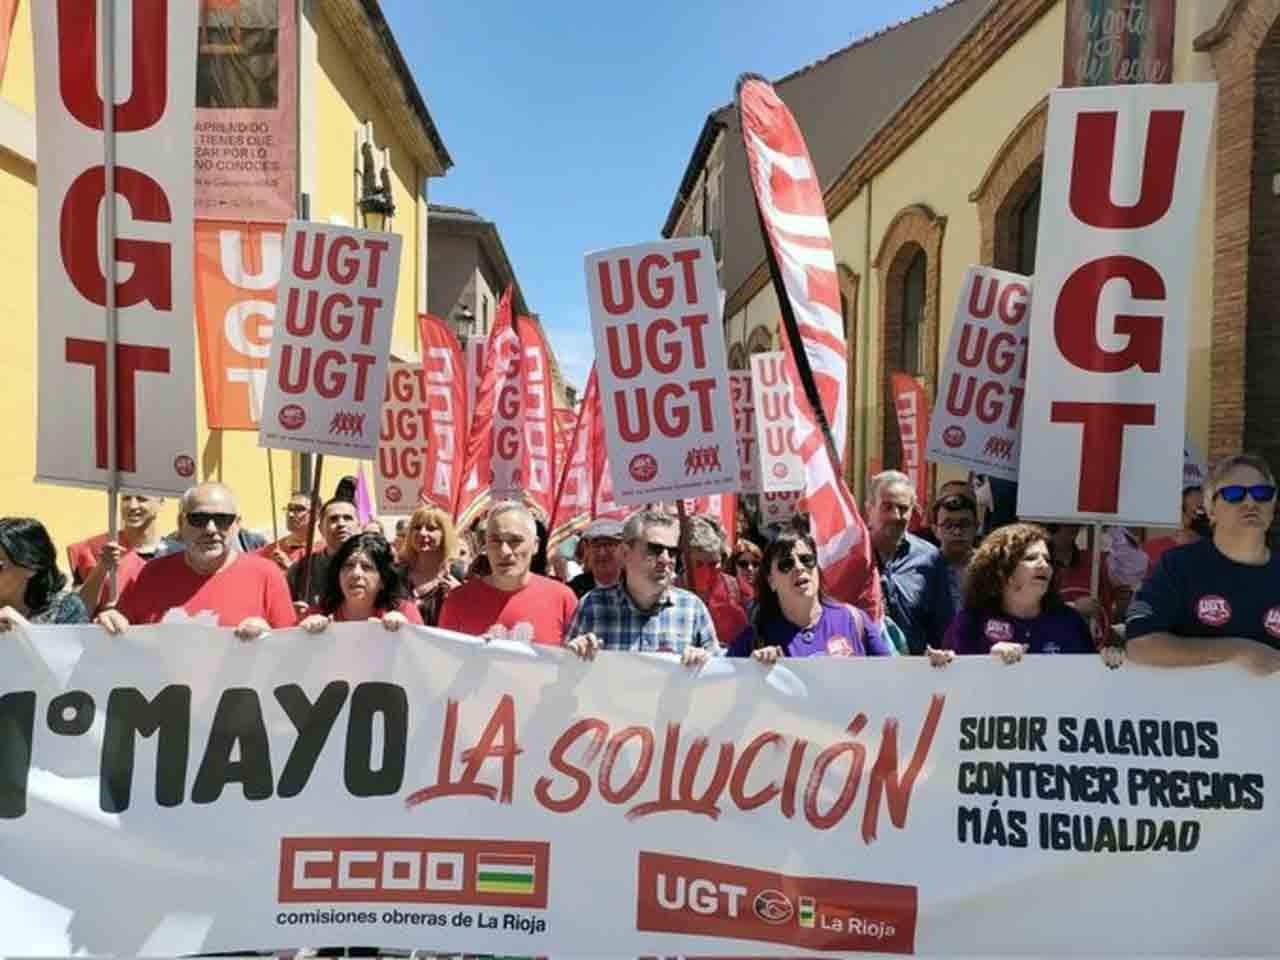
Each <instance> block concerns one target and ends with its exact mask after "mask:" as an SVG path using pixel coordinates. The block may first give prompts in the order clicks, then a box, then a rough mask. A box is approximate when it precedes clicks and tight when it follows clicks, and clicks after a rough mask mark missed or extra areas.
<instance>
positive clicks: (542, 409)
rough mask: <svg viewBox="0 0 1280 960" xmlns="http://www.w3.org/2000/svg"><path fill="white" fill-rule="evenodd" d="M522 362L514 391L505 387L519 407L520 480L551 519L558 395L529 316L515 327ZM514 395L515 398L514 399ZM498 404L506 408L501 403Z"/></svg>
mask: <svg viewBox="0 0 1280 960" xmlns="http://www.w3.org/2000/svg"><path fill="white" fill-rule="evenodd" d="M516 330H517V333H518V336H519V338H520V361H519V363H518V364H517V377H516V384H515V389H514V391H513V390H512V389H511V387H510V386H506V387H504V390H503V392H504V394H505V395H506V397H507V400H508V402H510V401H512V400H514V401H515V402H516V403H518V405H519V422H520V434H519V443H520V446H521V451H520V479H521V484H522V487H523V493H524V496H525V498H526V499H527V500H528V501H529V502H530V503H531V504H532V505H533V506H534V507H536V508H537V509H538V510H539V511H540V512H541V513H542V515H543V516H544V517H547V518H550V517H551V512H552V508H553V507H554V501H555V494H556V464H557V462H558V461H557V457H556V443H555V436H556V420H555V392H554V390H553V389H552V385H551V351H550V349H548V347H547V341H546V338H545V337H544V336H543V333H542V329H541V327H540V326H539V325H538V324H537V323H535V322H534V321H533V320H531V319H530V318H528V317H521V318H520V320H519V322H518V323H517V324H516ZM513 394H514V396H513ZM499 405H500V406H503V405H504V404H503V403H502V400H501V399H500V400H499Z"/></svg>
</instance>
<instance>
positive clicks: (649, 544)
mask: <svg viewBox="0 0 1280 960" xmlns="http://www.w3.org/2000/svg"><path fill="white" fill-rule="evenodd" d="M643 543H644V548H645V550H647V551H648V553H649V556H651V557H653V559H655V560H657V559H658V558H659V557H660V556H662V555H663V554H664V553H665V554H666V555H667V556H669V557H670V558H671V559H672V560H674V559H675V558H676V557H677V556H679V555H680V548H679V547H678V546H676V547H669V546H667V545H666V544H665V543H654V542H653V541H651V540H645V541H643Z"/></svg>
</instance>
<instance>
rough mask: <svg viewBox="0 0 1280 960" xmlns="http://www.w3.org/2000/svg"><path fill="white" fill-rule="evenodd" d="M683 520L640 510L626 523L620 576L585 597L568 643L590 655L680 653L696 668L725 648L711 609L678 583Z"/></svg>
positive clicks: (581, 653)
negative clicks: (721, 642)
mask: <svg viewBox="0 0 1280 960" xmlns="http://www.w3.org/2000/svg"><path fill="white" fill-rule="evenodd" d="M679 551H680V521H679V520H677V519H676V518H675V517H673V516H671V514H669V513H660V512H658V511H656V510H641V511H639V512H637V513H633V514H632V515H631V516H630V517H629V518H628V519H627V522H626V524H625V525H624V526H623V528H622V579H621V580H620V581H619V582H618V583H617V584H615V585H614V586H612V587H607V588H603V589H596V590H592V591H591V592H590V593H588V594H587V595H586V596H585V597H583V598H582V603H581V604H579V606H578V612H577V613H576V614H575V615H574V618H573V622H572V623H571V624H569V630H568V632H567V633H566V634H565V635H566V636H567V637H569V638H570V639H569V641H568V643H567V644H566V646H567V647H568V648H569V649H570V650H572V651H573V652H574V653H576V654H577V655H578V656H580V657H582V658H583V659H584V660H590V659H592V658H593V657H595V655H596V652H597V651H599V650H631V651H637V652H645V653H654V652H663V653H676V654H679V655H680V660H681V662H682V663H684V664H685V665H686V666H691V667H696V666H699V665H701V664H702V663H704V662H706V660H707V659H708V658H709V657H711V656H713V655H718V654H719V653H720V652H721V651H720V648H719V645H718V644H717V643H716V635H715V628H714V627H713V626H712V624H711V614H710V613H709V612H708V611H707V607H706V604H704V603H703V602H702V601H701V600H699V599H698V597H697V596H696V595H695V594H693V593H690V592H689V591H688V590H682V589H680V588H679V587H677V586H676V585H675V576H676V555H677V554H678V553H679Z"/></svg>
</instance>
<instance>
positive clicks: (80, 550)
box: [67, 533, 110, 584]
mask: <svg viewBox="0 0 1280 960" xmlns="http://www.w3.org/2000/svg"><path fill="white" fill-rule="evenodd" d="M108 539H110V538H109V537H108V536H107V534H105V533H100V534H98V535H97V536H96V537H90V538H89V539H88V540H81V541H80V542H79V543H73V544H72V545H71V546H69V547H67V566H69V567H70V568H71V577H72V579H73V580H74V581H75V582H76V583H78V584H79V583H84V582H85V580H87V579H88V577H89V574H91V573H92V572H93V568H94V567H96V566H97V565H98V554H99V553H100V552H101V551H102V548H103V547H104V546H105V545H106V543H107V540H108Z"/></svg>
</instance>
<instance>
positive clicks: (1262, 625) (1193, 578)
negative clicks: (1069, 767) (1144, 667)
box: [1125, 454, 1280, 674]
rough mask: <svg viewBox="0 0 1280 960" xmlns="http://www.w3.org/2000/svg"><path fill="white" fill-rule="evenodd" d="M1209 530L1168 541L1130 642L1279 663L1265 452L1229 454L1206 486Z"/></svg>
mask: <svg viewBox="0 0 1280 960" xmlns="http://www.w3.org/2000/svg"><path fill="white" fill-rule="evenodd" d="M1204 506H1205V511H1206V514H1207V516H1208V518H1209V523H1210V525H1211V529H1212V533H1211V535H1210V536H1209V537H1206V538H1204V539H1200V540H1196V541H1194V542H1191V543H1187V544H1184V545H1182V546H1178V547H1174V548H1172V549H1169V550H1167V551H1165V552H1164V553H1163V554H1162V555H1161V556H1160V559H1159V562H1158V563H1157V564H1156V566H1155V569H1154V570H1152V571H1151V573H1150V574H1149V575H1148V577H1147V579H1146V581H1145V583H1144V584H1143V585H1142V587H1141V589H1139V591H1138V594H1137V596H1136V597H1135V598H1134V601H1133V603H1132V604H1131V605H1130V608H1129V614H1128V619H1127V621H1126V624H1125V626H1126V649H1127V651H1128V655H1129V657H1130V658H1131V659H1133V660H1134V661H1135V662H1138V663H1145V664H1151V665H1155V666H1165V667H1178V666H1200V665H1204V664H1211V663H1218V662H1221V661H1225V660H1234V661H1238V662H1240V663H1242V664H1243V665H1244V666H1246V667H1247V668H1248V669H1250V670H1252V671H1254V672H1256V673H1263V674H1268V673H1274V672H1276V671H1278V670H1280V551H1275V550H1272V549H1271V548H1270V547H1269V546H1268V544H1267V531H1268V530H1269V529H1270V528H1271V525H1272V523H1273V522H1274V521H1275V513H1276V481H1275V474H1274V473H1272V471H1271V468H1270V466H1269V465H1268V464H1267V462H1266V461H1265V460H1263V459H1262V458H1260V457H1255V456H1250V455H1247V454H1245V455H1239V456H1234V457H1228V458H1226V459H1225V460H1223V461H1221V462H1219V463H1218V464H1217V465H1215V466H1214V467H1213V469H1212V470H1211V471H1210V473H1209V477H1208V481H1207V482H1206V484H1205V488H1204Z"/></svg>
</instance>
